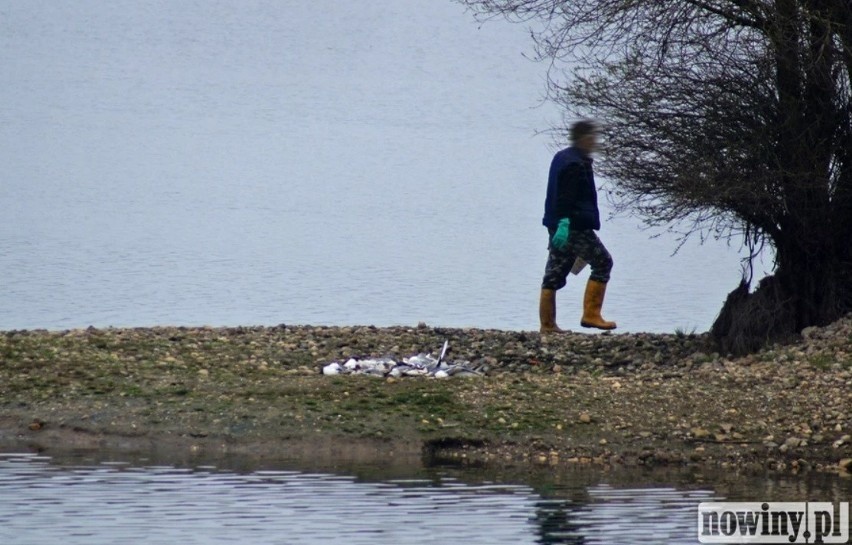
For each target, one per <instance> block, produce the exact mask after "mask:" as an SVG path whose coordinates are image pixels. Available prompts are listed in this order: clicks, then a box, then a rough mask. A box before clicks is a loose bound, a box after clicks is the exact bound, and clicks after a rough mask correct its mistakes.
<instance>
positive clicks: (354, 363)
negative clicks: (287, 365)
mask: <svg viewBox="0 0 852 545" xmlns="http://www.w3.org/2000/svg"><path fill="white" fill-rule="evenodd" d="M448 347H449V342H448V341H445V342H444V347H443V348H442V349H441V353H440V355H439V356H438V357H435V356H433V355H432V354H431V353H429V354H425V353H420V354H417V355H416V356H411V357H410V358H403V359H402V361H401V362H398V361H396V360H394V359H393V358H368V359H360V360H359V359H355V358H350V359H349V360H347V361H346V362H345V363H339V362H332V363H329V364H328V365H326V366H324V367H323V368H322V374H323V375H370V376H375V377H393V378H399V377H427V376H428V377H435V378H448V377H479V376H483V375H484V374H483V373H482V372H480V371H478V370H476V369H474V368H472V367H471V366H470V362H467V361H460V362H455V363H450V362H448V361H446V360H445V357H446V355H447V349H448Z"/></svg>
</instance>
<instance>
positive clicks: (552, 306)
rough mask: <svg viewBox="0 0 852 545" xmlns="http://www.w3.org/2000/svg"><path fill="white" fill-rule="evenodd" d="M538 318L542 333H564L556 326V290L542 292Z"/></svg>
mask: <svg viewBox="0 0 852 545" xmlns="http://www.w3.org/2000/svg"><path fill="white" fill-rule="evenodd" d="M538 318H539V321H540V322H541V329H539V331H540V332H541V333H564V332H565V331H564V330H562V329H560V328H559V326H558V325H556V290H546V289H543V290H541V297H540V298H539V301H538Z"/></svg>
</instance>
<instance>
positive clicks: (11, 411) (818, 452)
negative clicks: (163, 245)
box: [0, 318, 852, 474]
mask: <svg viewBox="0 0 852 545" xmlns="http://www.w3.org/2000/svg"><path fill="white" fill-rule="evenodd" d="M803 334H804V338H803V340H802V342H800V343H798V344H796V345H791V346H786V347H775V348H773V349H771V350H766V351H764V352H761V353H759V354H755V355H752V356H748V357H745V358H739V359H730V358H726V357H723V356H720V355H718V354H714V353H713V352H712V348H710V345H709V343H708V340H707V338H706V337H705V336H703V335H688V334H672V335H657V334H607V335H589V334H585V333H569V334H565V335H550V336H541V335H539V334H537V333H532V332H506V331H492V330H477V329H443V328H430V327H426V326H423V325H421V326H418V327H410V328H409V327H392V328H376V327H312V326H287V325H281V326H277V327H241V328H182V327H180V328H179V327H157V328H137V329H93V328H89V329H86V330H71V331H61V332H58V331H53V332H51V331H8V332H3V333H0V448H5V449H7V450H8V449H12V448H27V449H36V450H38V449H46V450H47V451H48V452H49V451H50V450H51V449H60V448H90V449H107V448H115V449H126V450H134V449H135V450H145V449H147V450H149V451H157V450H158V449H159V451H160V452H163V453H170V455H173V456H187V457H193V456H201V455H204V456H211V455H217V454H219V455H240V456H251V457H255V458H257V459H261V460H262V459H269V460H273V459H283V458H290V459H297V458H299V457H304V458H305V459H311V458H323V457H324V458H328V459H329V460H334V459H347V458H349V459H351V458H354V457H363V458H364V459H379V460H389V461H391V460H399V461H401V460H407V459H414V458H417V459H421V460H422V459H426V460H432V461H441V460H444V461H456V462H461V463H469V464H479V463H485V464H493V465H507V466H508V465H534V466H554V467H555V466H565V465H580V464H595V465H602V466H630V465H642V466H659V465H673V466H681V465H702V466H722V467H729V468H737V469H752V470H757V469H765V468H769V469H774V470H784V471H788V470H793V471H802V470H825V471H837V472H839V473H841V474H847V473H848V472H847V471H846V470H844V469H843V468H844V467H848V464H850V463H852V461H850V458H852V438H850V434H852V393H850V392H852V388H850V387H852V318H847V319H845V320H841V321H840V322H837V323H836V324H833V325H831V326H829V327H827V328H821V329H817V328H811V329H809V330H806V331H805V332H803ZM445 340H448V341H449V344H450V353H449V355H448V358H449V359H450V360H451V361H464V362H467V363H469V365H470V366H472V367H474V368H476V369H477V370H478V371H480V372H481V373H482V375H483V376H482V377H477V378H449V379H429V378H414V377H403V378H375V377H369V376H331V377H329V376H323V375H321V374H320V372H319V370H320V369H321V367H322V366H323V365H325V364H327V363H329V362H332V361H339V362H343V361H345V360H346V359H348V358H350V357H355V358H369V357H391V358H395V359H402V358H404V357H406V356H411V355H414V354H417V353H420V352H433V353H434V352H436V351H437V350H439V349H440V347H441V345H442V343H443V342H444V341H445Z"/></svg>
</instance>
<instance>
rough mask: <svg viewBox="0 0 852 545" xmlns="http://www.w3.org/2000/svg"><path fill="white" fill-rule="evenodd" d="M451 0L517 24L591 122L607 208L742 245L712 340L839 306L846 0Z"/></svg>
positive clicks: (846, 145) (817, 320) (771, 328)
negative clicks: (768, 253) (744, 258)
mask: <svg viewBox="0 0 852 545" xmlns="http://www.w3.org/2000/svg"><path fill="white" fill-rule="evenodd" d="M459 1H461V2H462V3H463V4H466V5H467V6H468V7H470V8H471V9H473V10H474V11H475V12H476V13H478V14H479V16H480V17H489V16H499V15H502V16H505V17H507V18H509V19H510V20H515V21H521V22H526V23H528V24H529V25H530V26H531V29H532V34H533V37H534V38H535V43H536V47H537V52H538V54H539V56H540V57H541V59H545V60H550V62H551V63H552V65H551V69H550V71H549V74H550V90H551V96H552V98H553V99H555V100H556V101H557V102H558V103H559V104H560V105H562V106H564V108H565V111H566V113H567V114H569V115H573V116H577V115H589V116H593V117H595V118H597V119H599V120H602V121H603V122H604V123H605V124H606V126H607V131H606V148H605V153H607V154H608V156H607V160H606V161H602V163H603V165H602V172H603V173H604V174H605V175H606V176H607V178H608V179H609V180H611V182H612V186H613V187H612V188H611V190H612V195H613V201H614V203H615V205H616V209H617V210H620V211H632V212H635V213H638V214H639V215H641V216H642V217H643V218H644V221H645V222H646V223H647V224H649V225H652V226H658V227H660V226H666V227H668V228H679V229H680V230H681V231H680V232H681V234H682V235H684V236H690V235H698V236H700V237H702V239H703V237H708V236H713V237H717V238H725V239H728V240H731V239H734V240H741V241H743V243H744V244H745V245H746V246H747V248H748V249H749V250H750V255H751V256H752V257H750V258H749V259H748V262H747V266H746V267H744V278H743V282H742V283H741V284H740V286H739V287H737V288H736V289H735V290H734V291H733V292H731V294H730V295H729V296H728V299H727V301H726V302H725V304H724V306H723V308H722V310H721V311H720V313H719V316H718V318H717V319H716V322H715V323H714V325H713V327H712V330H711V332H712V333H713V335H714V337H715V338H716V339H717V340H718V341H719V343H720V345H721V348H722V349H723V350H725V351H727V352H733V353H744V352H748V351H752V350H755V349H757V348H759V347H761V346H763V345H765V344H766V343H768V342H771V341H783V340H788V339H791V338H794V337H795V336H796V335H797V334H798V332H799V331H801V329H803V328H804V327H807V326H810V325H824V324H826V323H829V322H831V321H833V320H835V319H837V318H838V317H840V316H842V315H843V314H845V313H847V312H849V311H851V310H852V89H850V82H852V3H850V2H849V0H583V1H558V0H459ZM767 243H768V244H769V245H770V246H771V248H772V249H773V250H774V256H775V264H774V265H775V270H774V274H773V275H772V276H769V277H766V278H764V279H763V280H761V281H760V283H759V285H758V286H757V289H755V290H754V291H753V292H752V291H751V289H750V283H751V281H752V278H751V273H750V270H751V261H752V259H753V258H754V256H755V255H756V252H757V251H758V250H759V249H760V248H761V247H763V245H765V244H767ZM685 273H686V274H688V271H685ZM696 289H700V287H699V286H696Z"/></svg>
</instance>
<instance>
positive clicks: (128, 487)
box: [0, 454, 848, 545]
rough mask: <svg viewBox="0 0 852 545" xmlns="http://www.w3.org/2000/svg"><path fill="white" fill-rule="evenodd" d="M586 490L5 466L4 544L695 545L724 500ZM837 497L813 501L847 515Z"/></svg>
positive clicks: (1, 458)
mask: <svg viewBox="0 0 852 545" xmlns="http://www.w3.org/2000/svg"><path fill="white" fill-rule="evenodd" d="M421 469H422V468H421ZM578 477H579V478H576V479H575V478H573V477H570V476H569V477H568V478H567V479H566V480H564V481H561V482H559V481H558V480H552V481H549V482H547V483H544V484H542V483H535V480H534V479H529V480H528V482H519V481H517V480H503V479H501V478H500V477H494V476H493V475H492V476H491V477H490V478H482V477H480V476H476V475H471V474H470V473H459V472H457V471H455V470H452V469H447V468H431V469H428V470H421V471H415V472H412V473H411V474H410V476H408V477H401V476H400V475H394V476H391V477H381V476H380V475H373V476H371V477H370V478H364V477H361V476H354V475H352V474H344V475H341V474H335V473H327V472H323V471H297V470H289V469H286V470H285V469H272V470H270V469H267V470H254V471H250V472H246V473H241V472H234V471H230V470H223V469H220V468H217V467H214V466H211V465H208V466H196V467H189V468H179V467H174V466H170V465H139V464H136V463H127V462H115V461H112V462H96V463H87V464H84V465H81V464H79V463H75V464H71V465H61V464H59V463H57V462H56V461H55V460H53V459H51V458H48V457H44V456H36V455H31V454H5V455H2V454H0V498H2V499H0V543H14V544H18V545H29V544H43V543H60V542H61V543H63V544H64V545H78V544H79V545H83V544H86V545H91V544H100V543H104V544H105V543H121V542H128V543H143V544H144V543H182V544H196V543H198V544H209V543H234V542H238V543H253V544H264V543H276V544H280V543H287V544H290V543H299V544H302V543H304V544H319V543H323V544H326V543H330V542H332V541H339V542H341V543H347V544H350V543H351V544H356V545H357V544H361V543H363V544H367V543H370V544H375V543H394V544H414V543H489V544H491V543H498V544H499V543H512V544H519V543H520V544H523V543H545V544H557V543H559V544H602V543H643V544H654V543H665V544H680V543H695V536H694V521H695V512H696V511H695V510H696V508H697V504H698V503H699V502H702V501H710V500H713V499H724V498H725V496H724V494H720V493H719V491H718V490H714V489H713V488H712V487H710V486H701V485H696V484H694V483H693V484H692V485H688V486H680V485H678V486H665V487H663V486H655V487H649V486H647V485H645V486H630V485H622V484H619V485H618V486H616V485H613V484H606V483H605V482H602V480H601V476H600V475H596V476H590V475H588V474H585V475H579V474H578ZM529 481H531V482H533V483H534V484H531V482H529ZM739 481H741V482H747V481H744V480H743V479H742V478H740V479H739ZM760 482H761V483H764V482H769V481H760ZM748 486H751V487H752V488H751V490H752V493H753V495H752V496H751V497H743V496H740V499H750V500H751V499H754V498H755V497H760V496H761V495H762V494H764V493H765V492H766V490H767V488H766V487H764V486H762V485H760V486H759V487H758V488H754V486H755V482H754V481H751V482H750V484H748ZM841 486H842V485H841ZM795 489H796V486H795V485H794V486H793V487H792V490H795ZM790 490H791V488H789V487H786V485H782V486H781V488H780V491H781V492H782V494H783V495H782V496H780V497H778V499H788V500H794V499H798V498H794V497H791V496H790V495H788V493H789V491H790ZM831 490H832V488H831V486H829V487H827V488H826V487H825V486H821V485H817V486H815V487H811V488H809V491H810V493H813V494H816V496H815V497H819V498H821V499H824V500H825V501H836V498H834V497H832V496H834V494H833V493H831ZM778 491H779V490H776V492H778ZM835 492H838V493H840V494H841V495H843V494H844V492H843V491H842V490H835ZM846 492H847V493H848V490H847V491H846ZM773 497H774V496H773ZM773 497H767V499H773Z"/></svg>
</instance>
